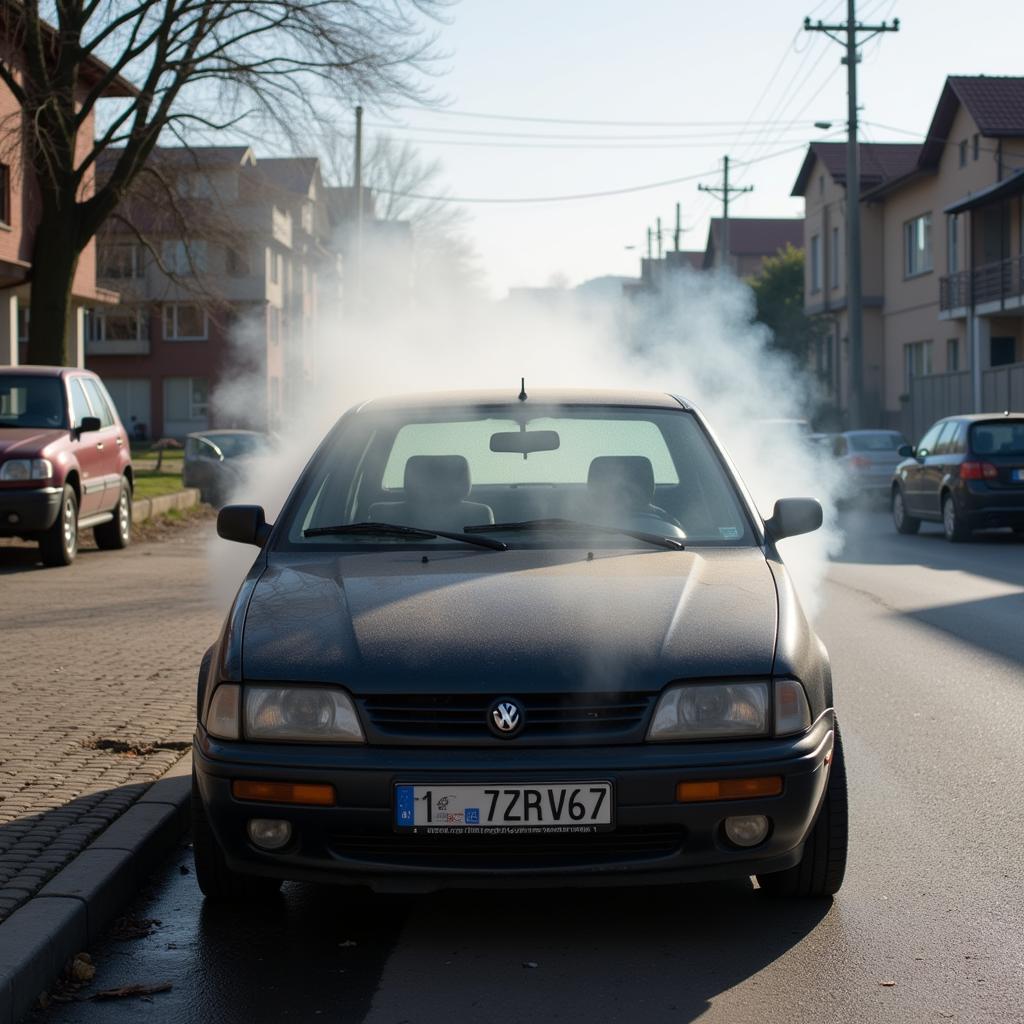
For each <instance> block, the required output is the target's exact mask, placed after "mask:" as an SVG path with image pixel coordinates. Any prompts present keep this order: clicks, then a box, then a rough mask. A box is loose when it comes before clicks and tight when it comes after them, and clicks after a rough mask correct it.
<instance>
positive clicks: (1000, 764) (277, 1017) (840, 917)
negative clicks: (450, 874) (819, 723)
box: [43, 514, 1024, 1024]
mask: <svg viewBox="0 0 1024 1024" xmlns="http://www.w3.org/2000/svg"><path fill="white" fill-rule="evenodd" d="M849 526H850V531H849V541H848V545H847V549H846V552H845V554H844V555H843V556H842V558H841V560H839V561H837V562H836V563H835V564H834V565H833V566H832V567H831V570H830V574H829V579H828V582H827V584H826V589H827V593H826V595H825V598H826V600H825V606H824V609H823V611H822V613H821V616H820V619H819V630H820V632H821V634H822V636H823V638H824V639H825V641H826V643H827V644H828V646H829V648H830V650H831V654H832V659H833V663H834V666H835V671H836V693H837V705H838V707H839V708H840V715H841V719H842V722H843V729H844V738H845V742H846V749H847V761H848V770H849V773H850V784H851V799H852V807H851V816H852V845H851V851H850V858H851V859H850V867H849V871H848V874H847V881H846V885H845V886H844V888H843V890H842V892H841V893H840V894H839V896H838V897H837V898H836V900H835V901H834V902H831V903H829V904H788V903H780V902H774V901H772V900H770V899H768V898H767V897H766V896H765V895H764V894H763V893H760V892H758V891H755V890H754V888H753V886H752V885H749V886H748V885H729V886H692V887H679V888H675V889H666V890H662V889H650V890H648V889H629V890H621V891H607V892H606V891H600V890H589V891H583V892H574V891H564V892H559V891H546V892H539V893H527V894H522V893H516V894H510V893H500V892H498V893H489V892H480V893H456V894H441V895H434V896H424V897H380V896H370V895H366V894H351V893H347V892H343V891H338V890H331V889H324V888H316V887H311V886H299V885H290V886H286V887H285V890H284V896H283V898H282V899H281V900H280V901H279V902H278V903H277V904H276V905H275V906H273V907H270V908H267V909H262V910H260V909H250V910H247V911H244V912H229V911H226V910H221V909H216V908H206V907H204V906H203V904H202V900H201V899H200V897H199V894H198V891H197V888H196V884H195V878H194V876H193V875H192V874H191V873H188V874H185V873H183V872H184V870H186V869H188V868H189V867H190V864H191V860H190V855H189V852H188V851H187V850H185V849H183V850H182V852H181V854H180V855H179V856H178V857H177V858H176V859H175V860H174V861H173V862H172V863H171V864H169V865H168V868H167V870H166V872H165V873H164V875H163V876H162V877H160V878H158V879H157V880H156V881H155V883H154V885H153V888H152V890H151V891H150V892H149V893H147V894H145V895H144V896H143V897H142V898H141V899H140V901H139V903H138V904H137V906H136V907H135V909H134V911H133V912H134V914H135V915H136V917H140V918H155V919H158V920H159V921H160V924H159V925H157V926H155V927H154V929H153V931H152V933H151V934H150V935H149V936H148V937H145V938H141V939H140V938H136V939H129V940H121V939H116V938H111V939H110V940H109V941H107V942H106V943H104V944H103V945H102V947H100V948H98V949H96V950H94V951H93V952H94V954H95V958H96V962H97V964H98V966H99V972H98V976H97V978H96V981H95V983H94V984H93V986H92V988H91V989H86V990H84V992H83V995H85V994H88V992H89V991H95V989H97V988H104V989H106V988H111V987H114V986H117V985H122V984H127V983H136V982H137V983H142V984H155V983H160V982H165V981H166V982H171V983H172V986H173V987H172V988H171V989H170V991H167V992H165V993H162V994H158V995H154V996H152V997H151V1000H150V1001H148V1002H147V1001H141V1000H139V999H122V1000H117V1001H113V1002H102V1003H100V1002H72V1003H67V1004H64V1005H62V1006H59V1007H57V1008H55V1009H53V1010H51V1011H49V1012H47V1013H46V1014H45V1015H43V1017H44V1019H45V1020H46V1021H47V1022H52V1024H58V1022H61V1024H63V1022H71V1021H80V1022H83V1024H100V1022H104V1024H107V1022H111V1024H112V1022H128V1021H132V1022H134V1021H138V1020H144V1019H145V1020H151V1021H160V1022H163V1021H167V1022H175V1024H178V1022H191V1021H197V1022H198V1021H202V1022H235V1021H238V1022H249V1021H254V1022H263V1021H268V1022H272V1021H335V1022H361V1021H366V1022H370V1024H401V1022H408V1024H430V1022H442V1021H444V1022H448V1021H459V1022H463V1021H473V1022H475V1021H481V1022H484V1021H486V1022H521V1021H522V1022H526V1021H587V1022H604V1021H608V1022H611V1021H622V1022H634V1021H643V1022H648V1021H650V1022H660V1021H666V1022H668V1021H672V1022H675V1024H678V1022H685V1021H691V1020H696V1019H698V1018H699V1019H700V1020H701V1021H702V1022H729V1024H744V1022H756V1024H768V1022H776V1021H777V1022H786V1024H791V1022H805V1021H806V1022H815V1024H819V1022H824V1021H828V1022H831V1021H842V1022H856V1021H871V1022H877V1021H893V1022H901V1024H902V1022H909V1021H915V1022H916V1021H943V1020H955V1021H978V1022H981V1021H984V1022H986V1024H988V1022H995V1021H1022V1020H1024V949H1022V941H1021V936H1022V934H1024V889H1022V886H1021V880H1022V878H1024V824H1022V817H1021V812H1020V807H1021V794H1022V792H1024V761H1022V758H1021V757H1020V751H1021V747H1022V741H1024V715H1022V714H1021V705H1022V702H1024V673H1022V666H1024V543H1021V542H1020V541H1018V540H1014V539H1013V538H1010V537H1002V536H991V537H988V538H986V539H984V540H981V541H978V542H976V543H972V544H969V545H958V546H953V545H950V544H948V543H947V542H946V541H945V540H944V539H942V537H941V536H940V535H939V534H938V533H937V532H935V531H933V530H932V529H931V528H928V527H926V528H925V529H924V531H922V534H921V535H920V536H918V537H899V536H897V535H895V534H894V533H893V531H892V529H891V527H890V526H889V524H888V522H887V519H886V518H885V517H884V516H883V515H881V514H867V515H864V516H860V517H857V518H856V519H854V520H853V521H851V523H850V524H849Z"/></svg>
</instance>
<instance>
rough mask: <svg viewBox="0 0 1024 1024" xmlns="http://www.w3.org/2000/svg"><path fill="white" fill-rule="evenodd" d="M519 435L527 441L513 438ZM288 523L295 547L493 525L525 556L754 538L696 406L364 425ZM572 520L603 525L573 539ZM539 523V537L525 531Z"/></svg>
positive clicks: (410, 418)
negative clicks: (382, 527)
mask: <svg viewBox="0 0 1024 1024" xmlns="http://www.w3.org/2000/svg"><path fill="white" fill-rule="evenodd" d="M517 432H518V433H520V434H522V435H523V443H522V444H513V443H511V441H510V437H511V436H512V435H514V434H516V433H517ZM290 516H291V521H290V522H289V524H288V528H287V537H288V542H289V543H293V544H296V545H301V546H306V545H308V544H310V543H319V544H325V543H326V544H333V545H337V544H363V545H365V544H368V543H372V544H381V543H385V544H387V543H395V542H396V541H397V538H388V537H386V536H382V535H378V536H372V535H367V534H358V533H352V532H348V531H346V532H345V533H335V534H333V535H330V534H328V535H326V536H325V535H324V534H323V533H318V532H317V529H318V528H320V527H326V526H335V525H342V524H345V523H353V524H355V523H360V522H378V523H389V524H396V525H401V526H410V527H417V528H420V529H422V530H427V531H434V532H440V531H448V532H458V533H461V532H462V531H469V532H472V533H477V534H479V532H480V531H481V529H484V530H487V531H488V532H490V531H492V530H493V531H495V532H497V534H498V536H500V537H501V539H502V540H503V541H507V542H508V543H509V544H510V545H511V546H514V547H543V546H554V545H560V546H588V547H589V546H595V545H598V546H605V547H610V546H619V547H621V546H623V545H626V546H631V547H644V546H647V547H649V546H650V545H651V543H652V541H651V539H650V538H655V539H657V538H664V539H667V540H670V541H673V542H676V543H672V544H665V545H663V546H664V547H666V548H673V549H678V548H679V546H680V545H681V544H683V543H685V544H686V545H687V546H690V545H692V544H695V543H696V544H727V545H736V544H750V543H753V538H752V534H751V531H750V527H749V525H748V523H747V520H746V517H745V515H744V512H743V510H742V507H741V504H740V502H739V500H738V498H737V496H736V493H735V491H734V489H733V484H732V481H731V480H730V478H729V477H728V475H727V473H726V472H725V469H724V467H723V466H722V464H721V462H720V461H719V459H718V457H717V456H716V454H715V452H714V450H713V449H712V447H711V444H710V442H709V441H708V439H707V437H706V436H705V434H704V432H703V430H702V428H701V427H700V425H699V423H698V421H697V420H696V418H695V417H693V416H692V415H690V414H689V413H687V412H686V411H684V410H680V411H679V412H678V413H676V412H670V411H666V410H661V409H644V408H638V409H629V408H608V407H604V408H600V407H594V408H590V407H586V406H568V407H560V408H554V409H531V410H529V411H527V410H524V409H522V408H521V407H519V408H515V407H514V408H507V409H506V408H491V407H489V408H487V409H482V410H451V409H446V410H443V411H441V410H439V411H437V412H436V413H432V412H431V411H430V410H409V411H408V412H404V413H392V414H390V415H387V416H385V415H383V414H378V415H377V416H374V417H370V416H365V417H359V418H358V420H357V423H356V425H355V426H351V427H350V428H349V429H348V430H346V429H345V427H344V426H343V427H342V428H341V429H340V430H339V432H338V433H337V434H336V435H335V439H334V443H333V446H331V447H329V448H328V449H326V450H325V452H324V453H323V455H322V457H321V458H320V459H319V460H318V462H317V463H316V464H314V466H313V467H312V468H311V471H310V473H309V474H307V477H306V479H305V480H304V481H303V485H302V490H301V494H300V495H299V497H298V498H297V500H296V502H295V503H294V504H293V506H292V511H291V512H290ZM567 521H572V522H575V523H583V524H591V525H592V526H593V527H602V528H604V529H603V530H599V529H592V530H589V531H587V530H580V529H577V528H574V529H572V530H567V529H565V527H564V524H565V523H566V522H567ZM527 522H529V523H530V524H531V527H530V529H528V530H527V529H516V528H515V524H522V523H527ZM545 523H549V524H550V528H547V527H545V525H544V524H545ZM496 524H497V525H496ZM501 524H513V525H512V526H511V527H510V528H509V529H508V530H506V531H502V530H501ZM426 543H432V544H441V543H444V538H443V537H440V536H439V537H438V538H436V539H434V540H431V541H426Z"/></svg>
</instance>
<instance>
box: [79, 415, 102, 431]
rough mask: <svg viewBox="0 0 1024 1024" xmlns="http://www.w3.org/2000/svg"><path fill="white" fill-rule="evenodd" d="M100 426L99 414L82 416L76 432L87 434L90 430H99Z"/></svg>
mask: <svg viewBox="0 0 1024 1024" xmlns="http://www.w3.org/2000/svg"><path fill="white" fill-rule="evenodd" d="M102 426H103V424H102V423H100V418H99V416H83V417H82V422H81V423H79V424H78V433H79V434H88V433H89V432H90V431H93V430H99V429H100V427H102Z"/></svg>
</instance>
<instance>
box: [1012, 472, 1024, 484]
mask: <svg viewBox="0 0 1024 1024" xmlns="http://www.w3.org/2000/svg"><path fill="white" fill-rule="evenodd" d="M1010 479H1011V480H1012V481H1013V482H1014V483H1015V484H1024V469H1015V470H1014V471H1013V472H1012V473H1011V474H1010Z"/></svg>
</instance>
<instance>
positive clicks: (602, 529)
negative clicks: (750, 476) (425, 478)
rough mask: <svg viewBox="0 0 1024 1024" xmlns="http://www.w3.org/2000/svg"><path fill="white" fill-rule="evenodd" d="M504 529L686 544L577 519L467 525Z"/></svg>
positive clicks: (660, 544)
mask: <svg viewBox="0 0 1024 1024" xmlns="http://www.w3.org/2000/svg"><path fill="white" fill-rule="evenodd" d="M502 530H509V531H518V532H525V531H527V530H575V531H577V532H578V531H581V530H586V531H588V532H590V533H615V534H619V535H621V536H624V537H632V538H633V539H634V540H642V541H646V542H647V543H648V544H656V545H657V546H658V547H660V548H671V549H672V550H673V551H683V550H684V545H683V542H682V541H680V540H676V539H674V538H673V537H662V536H661V535H660V534H657V533H644V532H643V531H642V530H627V529H625V528H624V527H620V526H595V525H594V524H593V523H583V522H580V521H579V520H577V519H527V520H525V521H523V522H521V523H487V524H486V525H483V526H467V527H466V533H499V532H501V531H502Z"/></svg>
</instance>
